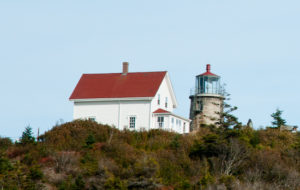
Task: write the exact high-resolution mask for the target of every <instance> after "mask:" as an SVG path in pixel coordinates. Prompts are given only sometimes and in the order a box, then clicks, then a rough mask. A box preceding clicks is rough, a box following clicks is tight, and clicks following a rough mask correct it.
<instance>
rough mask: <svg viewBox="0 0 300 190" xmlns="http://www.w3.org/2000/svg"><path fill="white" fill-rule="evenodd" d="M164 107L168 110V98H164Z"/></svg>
mask: <svg viewBox="0 0 300 190" xmlns="http://www.w3.org/2000/svg"><path fill="white" fill-rule="evenodd" d="M165 107H166V108H168V97H166V102H165Z"/></svg>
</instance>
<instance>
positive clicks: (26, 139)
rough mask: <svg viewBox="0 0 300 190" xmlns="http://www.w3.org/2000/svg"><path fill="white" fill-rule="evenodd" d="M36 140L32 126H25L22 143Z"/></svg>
mask: <svg viewBox="0 0 300 190" xmlns="http://www.w3.org/2000/svg"><path fill="white" fill-rule="evenodd" d="M34 141H35V138H34V137H33V132H32V128H31V127H30V126H27V127H26V128H25V131H24V132H23V133H22V137H21V143H22V144H30V143H33V142H34Z"/></svg>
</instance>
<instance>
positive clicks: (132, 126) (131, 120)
mask: <svg viewBox="0 0 300 190" xmlns="http://www.w3.org/2000/svg"><path fill="white" fill-rule="evenodd" d="M135 121H136V117H135V116H130V117H129V128H130V129H135Z"/></svg>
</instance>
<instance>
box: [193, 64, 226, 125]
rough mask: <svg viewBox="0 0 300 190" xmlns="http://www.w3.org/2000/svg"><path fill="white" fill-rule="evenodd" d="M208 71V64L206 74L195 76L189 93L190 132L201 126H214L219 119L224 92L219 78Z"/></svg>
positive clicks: (209, 67)
mask: <svg viewBox="0 0 300 190" xmlns="http://www.w3.org/2000/svg"><path fill="white" fill-rule="evenodd" d="M210 69H211V66H210V65H209V64H208V65H206V72H205V73H203V74H201V75H198V76H196V85H195V88H194V89H192V91H191V95H190V99H191V108H190V119H191V120H192V124H191V131H196V130H197V129H199V127H200V126H201V125H202V124H206V125H214V124H216V122H218V121H220V119H221V116H220V113H222V111H223V102H224V90H223V87H222V86H221V84H220V77H219V76H218V75H215V74H213V73H211V72H210ZM216 126H217V125H216Z"/></svg>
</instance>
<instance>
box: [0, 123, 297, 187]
mask: <svg viewBox="0 0 300 190" xmlns="http://www.w3.org/2000/svg"><path fill="white" fill-rule="evenodd" d="M0 147H1V148H0V149H1V150H0V189H1V188H3V189H249V190H252V189H272V190H276V189H299V188H300V180H299V178H300V135H299V133H290V132H287V131H279V130H277V129H266V130H265V129H260V130H253V129H251V128H248V127H242V128H239V129H223V128H219V129H217V128H214V127H213V126H206V127H203V128H201V129H200V130H199V132H198V133H195V134H190V135H179V134H176V133H172V132H167V131H162V130H151V131H148V132H146V131H142V132H135V131H119V130H117V129H115V128H112V127H110V126H107V125H102V124H98V123H96V122H93V121H82V120H76V121H73V122H69V123H65V124H62V125H59V126H54V127H53V129H51V130H50V131H48V132H46V133H45V134H43V135H42V136H40V138H39V140H38V141H34V140H32V141H29V140H27V141H25V140H23V141H21V142H19V143H12V142H11V140H10V139H7V138H0Z"/></svg>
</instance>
